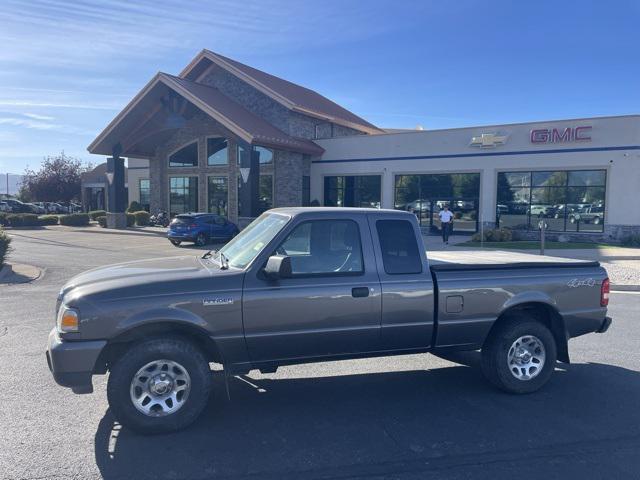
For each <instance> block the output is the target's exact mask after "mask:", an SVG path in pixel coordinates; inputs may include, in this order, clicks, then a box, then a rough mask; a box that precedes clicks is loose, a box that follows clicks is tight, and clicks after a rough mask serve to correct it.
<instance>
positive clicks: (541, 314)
mask: <svg viewBox="0 0 640 480" xmlns="http://www.w3.org/2000/svg"><path fill="white" fill-rule="evenodd" d="M518 315H527V316H528V317H530V318H533V319H535V320H536V321H538V322H540V323H542V324H543V325H545V326H546V327H547V328H548V329H549V330H551V333H552V334H553V338H554V339H555V340H556V348H557V349H558V360H560V361H561V362H565V363H569V347H568V344H567V333H566V328H565V325H564V319H563V318H562V315H560V314H559V313H558V311H557V310H556V309H555V308H553V307H552V306H551V305H548V304H546V303H542V302H528V303H521V304H519V305H514V306H513V307H510V308H508V309H507V310H505V311H504V312H502V313H501V314H500V316H499V317H498V319H497V320H496V321H495V323H494V324H493V326H492V327H491V330H490V331H489V334H488V335H487V338H489V337H490V336H491V334H492V333H493V331H494V330H495V329H496V328H499V327H500V326H501V325H502V324H504V323H506V322H509V321H511V320H512V319H513V318H514V317H516V316H518Z"/></svg>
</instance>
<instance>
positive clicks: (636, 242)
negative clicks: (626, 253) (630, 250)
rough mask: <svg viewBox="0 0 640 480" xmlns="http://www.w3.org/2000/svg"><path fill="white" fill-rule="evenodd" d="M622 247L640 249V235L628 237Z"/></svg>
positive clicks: (635, 234)
mask: <svg viewBox="0 0 640 480" xmlns="http://www.w3.org/2000/svg"><path fill="white" fill-rule="evenodd" d="M622 245H624V246H625V247H640V233H634V234H631V235H628V236H626V237H624V238H623V239H622Z"/></svg>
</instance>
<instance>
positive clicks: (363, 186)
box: [324, 175, 382, 208]
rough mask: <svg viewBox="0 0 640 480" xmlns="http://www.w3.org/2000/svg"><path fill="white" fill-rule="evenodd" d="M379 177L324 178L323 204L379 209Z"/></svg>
mask: <svg viewBox="0 0 640 480" xmlns="http://www.w3.org/2000/svg"><path fill="white" fill-rule="evenodd" d="M381 185H382V179H381V177H380V175H363V176H355V175H350V176H344V177H342V176H340V177H337V176H336V177H333V176H331V177H324V204H325V206H327V207H364V208H380V198H381Z"/></svg>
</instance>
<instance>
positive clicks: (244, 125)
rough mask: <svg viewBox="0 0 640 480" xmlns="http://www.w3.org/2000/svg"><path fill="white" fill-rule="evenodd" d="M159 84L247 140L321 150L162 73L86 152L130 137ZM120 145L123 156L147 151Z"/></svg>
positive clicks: (214, 93)
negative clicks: (145, 105)
mask: <svg viewBox="0 0 640 480" xmlns="http://www.w3.org/2000/svg"><path fill="white" fill-rule="evenodd" d="M160 87H165V88H167V89H169V90H171V91H173V92H175V93H176V94H178V95H179V96H181V97H183V98H184V99H186V100H187V101H188V102H190V103H191V104H193V105H194V106H195V107H197V108H198V109H200V110H201V111H203V112H204V113H206V114H207V115H209V116H210V117H211V118H213V119H214V120H216V121H217V122H219V123H220V124H222V125H223V126H224V127H225V128H227V129H228V130H230V131H231V132H233V133H234V134H236V135H237V136H238V137H240V138H241V139H243V140H244V141H246V142H247V143H250V144H257V145H264V146H268V147H273V148H280V149H284V150H290V151H296V152H301V153H307V154H310V155H321V154H322V153H323V152H324V149H322V148H321V147H320V146H318V145H316V144H315V143H314V142H312V141H311V140H307V139H302V138H294V137H292V136H290V135H288V134H286V133H285V132H283V131H281V130H279V129H278V128H276V127H274V126H273V125H271V124H270V123H269V122H267V121H266V120H263V119H262V118H260V117H258V116H257V115H255V114H253V113H251V112H250V111H248V110H247V109H245V108H244V107H242V106H241V105H240V104H238V103H236V102H234V101H233V100H232V99H230V98H229V97H227V96H225V95H224V94H223V93H221V92H220V91H219V90H218V89H216V88H213V87H209V86H207V85H203V84H200V83H196V82H192V81H190V80H187V79H185V78H180V77H175V76H173V75H169V74H168V73H162V72H160V73H158V74H157V75H156V76H155V77H153V79H152V80H151V81H150V82H149V83H148V84H147V85H146V86H145V87H144V88H143V89H142V90H141V91H140V92H139V93H138V95H136V97H135V98H134V99H133V100H132V101H131V102H130V103H129V104H128V105H127V106H126V107H125V108H124V109H123V110H122V112H120V113H119V114H118V116H116V118H114V119H113V121H112V122H111V123H110V124H109V125H108V126H107V128H105V130H104V131H103V132H102V133H101V134H100V135H98V137H97V138H96V139H95V140H94V141H93V142H92V143H91V145H89V147H88V150H89V152H91V153H96V154H102V155H110V154H111V152H112V148H113V146H114V145H115V144H117V143H119V142H121V140H122V138H123V137H127V136H128V135H129V136H130V135H131V134H130V132H131V131H135V129H136V127H138V125H139V123H140V121H141V119H142V118H144V110H145V109H148V108H149V107H148V106H147V107H144V106H141V105H144V104H145V102H147V104H149V103H151V102H152V101H153V98H155V97H158V96H159V95H161V94H160V93H159V92H158V88H160ZM150 118H151V116H149V117H147V121H148V120H149V119H150ZM123 148H124V150H123V151H122V152H121V153H122V155H125V156H127V155H130V156H134V157H135V156H137V155H140V154H142V155H144V154H150V152H144V151H140V150H139V149H138V150H136V143H135V141H134V140H132V141H131V145H123Z"/></svg>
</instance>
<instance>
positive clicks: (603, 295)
mask: <svg viewBox="0 0 640 480" xmlns="http://www.w3.org/2000/svg"><path fill="white" fill-rule="evenodd" d="M190 221H191V220H190ZM516 261H517V260H516ZM608 301H609V280H608V278H607V273H606V271H605V270H604V269H603V268H602V267H601V266H600V265H599V264H598V263H597V262H586V261H571V260H564V261H563V260H553V261H552V260H547V261H539V262H533V263H513V264H504V263H503V264H499V263H495V264H487V265H482V264H466V265H465V264H456V263H441V264H437V265H430V264H429V262H428V259H427V256H426V250H425V247H424V244H423V240H422V234H421V232H420V226H419V224H418V221H417V219H416V217H415V215H412V214H410V213H408V212H402V211H392V210H372V209H342V208H280V209H274V210H270V211H268V212H265V213H264V214H263V215H261V216H260V217H259V218H257V219H256V220H255V221H254V222H252V223H251V224H250V225H249V226H248V227H247V228H245V229H244V230H243V231H242V232H240V234H239V235H237V236H236V237H235V238H234V239H233V240H231V241H230V242H229V243H227V244H226V245H225V246H224V247H222V248H221V249H220V250H219V251H215V252H214V251H211V252H208V253H206V254H204V255H203V256H182V257H169V258H163V259H156V260H142V261H136V262H129V263H122V264H119V265H114V266H111V267H105V268H100V269H94V270H90V271H88V272H86V273H83V274H80V275H78V276H76V277H75V278H72V279H71V280H69V282H68V283H67V284H66V285H65V286H64V287H63V288H62V290H61V291H60V294H59V296H58V304H57V320H56V326H55V327H54V328H53V329H52V331H51V333H50V335H49V341H48V347H47V361H48V363H49V368H50V369H51V371H52V373H53V377H54V379H55V380H56V382H58V383H59V384H60V385H63V386H66V387H70V388H71V389H72V390H73V391H74V392H75V393H90V392H92V391H93V386H92V376H93V375H95V374H104V373H106V372H107V371H109V372H110V374H109V380H108V385H107V398H108V400H109V405H110V408H111V411H112V412H113V414H114V415H115V417H116V419H117V420H118V421H119V422H120V423H121V424H122V425H124V426H125V427H128V428H131V429H133V430H136V431H139V432H143V433H158V432H166V431H172V430H177V429H180V428H183V427H185V426H187V425H188V424H190V423H192V422H193V421H195V420H196V418H197V417H198V416H199V414H200V413H201V412H202V410H203V409H204V408H205V406H206V405H207V399H208V396H209V393H210V391H211V389H212V388H213V387H212V382H211V378H212V376H211V371H210V367H209V364H210V362H218V363H221V364H223V367H224V369H225V378H228V377H229V376H231V375H241V374H246V373H248V372H249V371H250V370H251V369H259V370H260V371H262V372H274V371H276V369H277V368H278V367H279V366H281V365H289V364H297V363H307V362H325V361H328V360H334V359H346V358H357V357H374V356H383V355H397V354H406V353H417V352H435V353H438V352H441V351H451V350H458V351H460V350H469V351H471V350H482V362H481V363H482V371H483V372H484V374H485V376H486V377H487V379H488V380H489V381H490V382H491V383H492V384H494V385H495V386H496V387H498V388H500V389H502V390H504V391H506V392H510V393H517V394H521V393H530V392H534V391H536V390H538V389H539V388H541V387H542V386H543V385H544V384H545V383H547V381H548V380H549V378H550V377H551V375H552V374H553V371H554V369H555V366H556V359H558V360H560V361H562V362H568V361H569V350H568V339H569V338H572V337H577V336H579V335H583V334H586V333H590V332H599V333H602V332H605V331H606V330H607V329H608V328H609V326H610V324H611V319H610V318H609V317H607V316H606V315H607V304H608ZM567 375H570V371H569V373H566V374H564V375H562V376H563V377H566V376H567ZM565 380H566V379H565ZM577 380H579V379H573V380H572V381H577ZM559 381H562V379H560V380H559ZM469 388H474V387H469Z"/></svg>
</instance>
